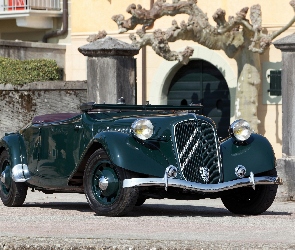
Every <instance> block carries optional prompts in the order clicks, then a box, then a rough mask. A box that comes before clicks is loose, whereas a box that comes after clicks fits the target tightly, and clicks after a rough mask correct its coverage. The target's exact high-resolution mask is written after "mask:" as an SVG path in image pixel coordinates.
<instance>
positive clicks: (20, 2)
mask: <svg viewBox="0 0 295 250" xmlns="http://www.w3.org/2000/svg"><path fill="white" fill-rule="evenodd" d="M24 10H48V11H59V10H61V6H60V0H0V12H1V11H24Z"/></svg>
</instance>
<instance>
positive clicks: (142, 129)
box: [131, 119, 154, 140]
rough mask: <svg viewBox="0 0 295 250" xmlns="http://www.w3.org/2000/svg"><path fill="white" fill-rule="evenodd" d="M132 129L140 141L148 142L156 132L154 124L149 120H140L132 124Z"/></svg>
mask: <svg viewBox="0 0 295 250" xmlns="http://www.w3.org/2000/svg"><path fill="white" fill-rule="evenodd" d="M131 129H132V131H133V133H134V135H136V136H137V137H138V138H139V139H141V140H147V139H149V138H150V137H151V136H152V135H153V132H154V126H153V124H152V122H151V121H150V120H148V119H138V120H136V121H135V122H133V123H132V125H131Z"/></svg>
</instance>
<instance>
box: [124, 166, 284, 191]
mask: <svg viewBox="0 0 295 250" xmlns="http://www.w3.org/2000/svg"><path fill="white" fill-rule="evenodd" d="M167 169H168V168H167ZM282 184H283V182H282V179H281V178H280V177H278V176H259V177H254V174H253V173H252V172H251V173H250V177H248V178H242V179H238V180H233V181H227V182H223V183H218V184H202V183H196V182H190V181H186V180H180V179H175V178H173V177H172V176H169V174H168V170H166V171H165V174H164V178H132V179H126V180H124V181H123V188H127V187H150V186H164V187H165V189H166V190H167V188H168V187H176V188H181V189H185V190H192V191H196V192H203V193H216V192H221V191H225V190H230V189H235V188H240V187H252V188H253V189H255V185H282Z"/></svg>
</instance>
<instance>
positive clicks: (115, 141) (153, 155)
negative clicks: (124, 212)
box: [92, 132, 169, 177]
mask: <svg viewBox="0 0 295 250" xmlns="http://www.w3.org/2000/svg"><path fill="white" fill-rule="evenodd" d="M93 142H98V143H100V144H101V145H102V147H103V148H104V150H105V151H106V153H107V155H108V156H109V158H110V160H111V161H112V162H113V164H115V165H116V166H119V167H121V168H124V169H127V170H130V171H133V172H137V173H142V174H147V175H152V176H158V177H163V173H164V171H165V169H166V167H167V166H168V165H169V162H168V160H167V159H166V158H165V156H164V155H163V153H162V152H161V150H160V149H159V148H156V147H151V145H149V144H148V143H147V142H143V141H139V140H137V139H136V138H134V137H133V136H132V135H130V134H125V133H120V132H101V133H98V134H97V135H96V136H95V137H94V140H93ZM93 142H92V143H93Z"/></svg>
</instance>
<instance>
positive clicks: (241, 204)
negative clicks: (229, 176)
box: [221, 169, 278, 215]
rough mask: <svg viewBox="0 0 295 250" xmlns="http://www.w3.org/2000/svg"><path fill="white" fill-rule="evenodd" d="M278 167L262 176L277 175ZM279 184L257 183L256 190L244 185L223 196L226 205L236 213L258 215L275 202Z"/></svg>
mask: <svg viewBox="0 0 295 250" xmlns="http://www.w3.org/2000/svg"><path fill="white" fill-rule="evenodd" d="M276 175H277V171H276V169H273V170H270V171H267V172H265V173H264V174H262V175H261V176H276ZM277 188H278V186H277V185H257V186H255V190H254V189H253V188H252V187H242V188H237V189H233V190H230V191H227V193H226V194H225V195H224V196H222V197H221V200H222V202H223V204H224V206H225V207H226V208H227V209H228V210H229V211H230V212H232V213H234V214H248V215H257V214H261V213H263V212H265V211H266V210H267V209H268V208H269V207H270V206H271V204H272V203H273V201H274V199H275V197H276V193H277Z"/></svg>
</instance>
